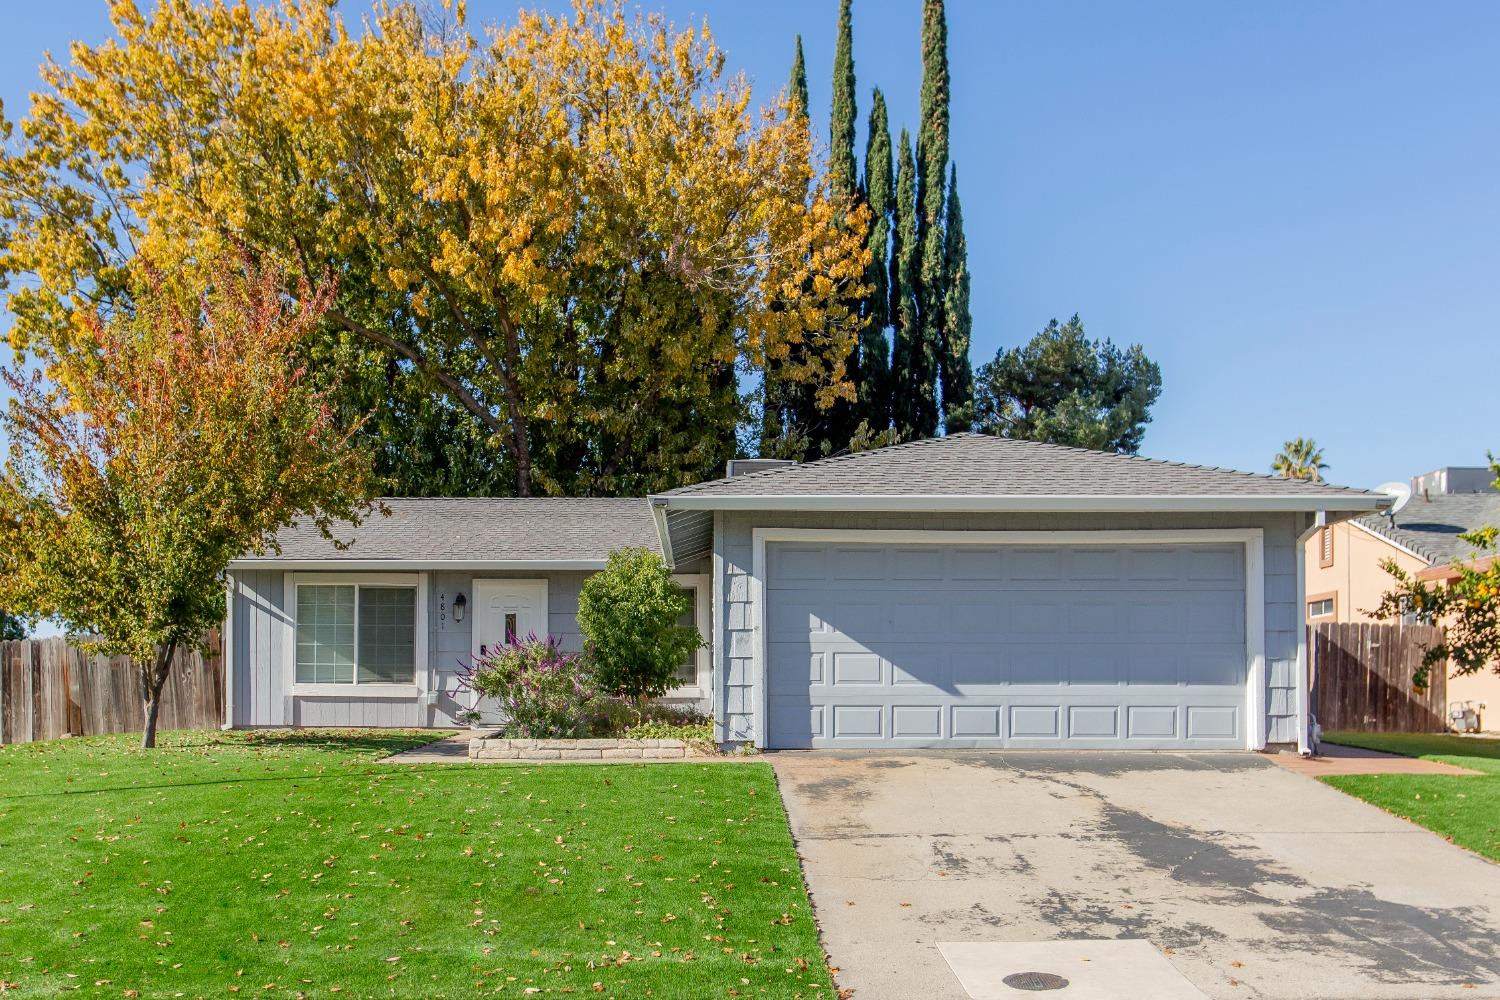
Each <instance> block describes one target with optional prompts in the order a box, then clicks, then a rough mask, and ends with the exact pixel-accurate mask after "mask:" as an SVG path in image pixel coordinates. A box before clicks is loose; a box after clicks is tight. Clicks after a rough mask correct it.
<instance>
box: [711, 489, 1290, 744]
mask: <svg viewBox="0 0 1500 1000" xmlns="http://www.w3.org/2000/svg"><path fill="white" fill-rule="evenodd" d="M715 518H716V525H717V529H716V530H715V532H714V565H715V573H716V580H715V595H716V601H717V609H716V610H717V613H716V614H715V616H714V617H715V626H714V627H715V633H716V634H715V643H714V647H715V668H714V675H715V677H716V681H717V683H716V686H715V691H714V716H715V718H716V719H718V720H719V723H718V727H717V729H718V737H719V739H720V740H722V741H726V742H730V743H741V742H751V743H753V742H755V741H756V740H757V739H758V734H757V733H756V732H755V719H754V704H755V684H756V683H757V665H756V663H755V659H754V656H755V653H754V650H755V642H754V637H755V631H754V629H755V622H756V620H757V616H756V610H755V608H754V606H753V604H752V595H751V586H750V578H751V575H752V573H753V560H754V540H753V531H754V529H755V528H757V527H796V528H859V529H880V528H895V529H907V530H913V529H915V530H942V531H956V530H989V531H1004V530H1012V531H1017V530H1020V531H1027V530H1029V531H1047V530H1051V531H1067V530H1111V529H1115V530H1119V529H1173V528H1176V529H1188V528H1260V529H1262V530H1263V531H1264V532H1265V606H1266V614H1265V630H1266V645H1265V648H1266V692H1265V704H1266V718H1267V739H1268V740H1269V741H1270V742H1273V743H1289V742H1295V741H1296V739H1297V727H1296V677H1297V635H1298V632H1299V631H1300V627H1301V615H1300V612H1299V609H1298V608H1297V566H1296V539H1297V535H1298V534H1299V531H1298V527H1297V520H1298V515H1294V514H1259V515H1257V514H1128V515H1125V514H1107V515H1104V514H963V513H954V514H944V513H887V514H850V513H802V514H797V513H785V514H780V513H761V512H748V511H721V512H719V513H718V514H716V515H715Z"/></svg>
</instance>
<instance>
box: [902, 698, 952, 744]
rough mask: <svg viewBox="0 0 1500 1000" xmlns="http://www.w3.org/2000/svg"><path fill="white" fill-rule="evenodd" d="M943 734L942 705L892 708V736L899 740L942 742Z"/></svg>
mask: <svg viewBox="0 0 1500 1000" xmlns="http://www.w3.org/2000/svg"><path fill="white" fill-rule="evenodd" d="M944 735H945V734H944V732H943V706H942V705H893V706H891V736H892V737H893V738H894V739H898V740H940V739H942V738H943V737H944Z"/></svg>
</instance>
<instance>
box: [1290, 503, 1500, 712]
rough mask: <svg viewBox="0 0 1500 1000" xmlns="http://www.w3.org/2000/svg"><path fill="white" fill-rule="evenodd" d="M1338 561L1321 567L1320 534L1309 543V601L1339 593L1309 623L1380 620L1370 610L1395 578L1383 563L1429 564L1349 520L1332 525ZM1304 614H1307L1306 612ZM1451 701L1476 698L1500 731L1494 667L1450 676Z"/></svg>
mask: <svg viewBox="0 0 1500 1000" xmlns="http://www.w3.org/2000/svg"><path fill="white" fill-rule="evenodd" d="M1333 532H1334V535H1333V565H1332V566H1327V567H1324V566H1319V565H1318V537H1317V536H1316V535H1314V536H1313V537H1312V539H1311V540H1310V541H1308V543H1307V595H1308V598H1309V599H1312V598H1314V597H1320V596H1322V595H1324V594H1333V595H1335V601H1334V603H1335V607H1334V615H1333V617H1331V618H1315V619H1309V621H1310V622H1313V623H1316V622H1370V621H1377V620H1378V619H1376V618H1375V617H1374V616H1373V615H1372V614H1370V612H1372V611H1374V610H1375V608H1376V607H1377V606H1378V605H1379V604H1380V599H1381V597H1382V596H1383V595H1384V594H1385V593H1386V592H1387V591H1388V590H1390V589H1391V586H1392V584H1393V583H1394V581H1393V580H1392V579H1391V576H1390V574H1389V573H1387V572H1386V571H1385V570H1384V569H1382V568H1381V566H1380V564H1381V562H1382V561H1384V560H1386V559H1394V560H1395V561H1396V565H1398V566H1400V567H1401V568H1402V569H1403V570H1406V571H1407V572H1408V573H1416V572H1418V571H1419V570H1424V569H1426V568H1427V566H1428V563H1427V561H1426V560H1424V559H1419V558H1417V557H1416V556H1414V555H1412V554H1411V553H1410V552H1407V551H1405V550H1404V549H1400V548H1397V547H1396V546H1395V545H1392V544H1391V543H1389V542H1387V541H1386V540H1385V539H1383V538H1380V537H1378V536H1376V535H1372V534H1371V533H1370V532H1368V531H1363V530H1361V529H1359V528H1356V527H1354V526H1353V525H1351V524H1348V523H1340V524H1336V525H1334V526H1333ZM1304 613H1305V612H1304ZM1447 698H1448V701H1449V702H1450V703H1451V702H1455V701H1472V702H1475V703H1477V704H1480V705H1483V706H1484V710H1483V711H1482V712H1481V717H1482V719H1483V725H1484V728H1485V730H1486V731H1490V732H1495V731H1500V674H1496V673H1495V672H1494V671H1493V670H1487V671H1483V672H1481V673H1478V674H1470V675H1467V676H1463V677H1456V676H1452V675H1450V676H1449V678H1448V695H1447Z"/></svg>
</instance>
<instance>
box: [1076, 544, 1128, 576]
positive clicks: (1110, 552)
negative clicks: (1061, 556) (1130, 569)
mask: <svg viewBox="0 0 1500 1000" xmlns="http://www.w3.org/2000/svg"><path fill="white" fill-rule="evenodd" d="M1065 555H1066V559H1067V563H1068V579H1070V580H1083V581H1089V582H1091V583H1092V582H1100V583H1109V582H1113V581H1118V580H1119V579H1120V562H1121V559H1120V550H1118V549H1095V548H1080V549H1074V550H1072V551H1070V552H1068V553H1066V554H1065Z"/></svg>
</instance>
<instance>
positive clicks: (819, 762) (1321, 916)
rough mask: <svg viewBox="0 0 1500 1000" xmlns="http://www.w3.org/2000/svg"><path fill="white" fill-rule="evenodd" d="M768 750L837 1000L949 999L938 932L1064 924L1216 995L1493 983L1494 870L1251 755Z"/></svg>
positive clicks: (1493, 988)
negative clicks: (1132, 945)
mask: <svg viewBox="0 0 1500 1000" xmlns="http://www.w3.org/2000/svg"><path fill="white" fill-rule="evenodd" d="M768 759H769V760H770V761H771V762H772V764H773V765H774V766H775V768H776V773H777V775H778V777H779V779H780V782H781V791H782V797H783V799H784V800H785V802H786V805H787V809H788V812H789V813H790V816H791V821H792V831H793V834H794V835H795V837H796V839H797V845H798V850H799V851H800V853H801V855H802V857H803V860H804V865H805V869H806V872H807V879H808V884H809V886H810V887H811V890H812V895H813V903H814V906H815V908H816V911H817V915H818V918H819V921H820V923H821V925H822V930H823V935H824V939H825V941H826V942H827V946H828V951H829V955H830V957H831V960H832V962H833V964H834V965H835V966H837V967H839V968H840V970H841V971H840V973H839V983H840V985H841V986H845V987H851V988H853V989H854V991H855V993H854V995H855V997H856V1000H877V998H887V997H889V998H900V1000H911V998H916V997H921V998H927V1000H943V998H956V1000H962V998H964V997H965V996H966V994H965V992H964V991H963V989H962V988H961V987H960V986H959V984H958V980H957V979H956V978H955V977H954V975H953V973H952V972H951V970H950V969H949V968H948V966H947V964H946V963H945V961H944V960H943V958H942V956H941V955H940V954H939V953H938V950H937V948H936V945H937V943H938V942H949V941H962V942H968V941H973V942H1029V941H1056V940H1060V939H1082V938H1145V939H1147V940H1149V941H1150V942H1151V943H1152V944H1154V945H1155V946H1156V947H1157V948H1158V949H1161V951H1162V952H1163V953H1164V954H1165V955H1167V957H1168V959H1169V960H1170V962H1171V963H1172V965H1173V966H1175V967H1176V968H1177V970H1178V971H1180V972H1181V973H1182V974H1183V975H1185V976H1186V977H1187V978H1188V979H1189V980H1190V981H1191V982H1192V984H1193V985H1195V986H1196V987H1197V988H1198V989H1199V990H1201V991H1202V992H1203V993H1204V994H1206V995H1207V996H1209V997H1214V998H1220V997H1223V998H1285V1000H1315V998H1325V1000H1332V998H1338V1000H1383V998H1390V1000H1397V998H1399V1000H1439V998H1446V997H1463V998H1477V997H1488V998H1494V997H1500V866H1497V865H1493V864H1490V863H1489V862H1487V861H1485V860H1483V859H1482V858H1479V857H1476V856H1474V855H1471V854H1469V853H1468V852H1466V851H1463V850H1461V849H1459V848H1456V847H1453V846H1452V845H1450V844H1447V843H1444V842H1443V841H1442V840H1440V839H1439V838H1437V837H1435V836H1433V835H1432V834H1430V833H1427V832H1426V831H1424V830H1421V829H1420V828H1418V827H1416V826H1412V825H1411V824H1408V823H1406V822H1404V821H1402V820H1399V819H1396V818H1394V817H1392V816H1389V815H1387V814H1386V813H1383V812H1381V811H1380V810H1378V809H1375V808H1373V807H1371V806H1367V805H1365V804H1364V803H1362V802H1359V801H1358V800H1356V799H1353V798H1350V797H1348V796H1345V795H1344V794H1342V793H1340V792H1337V791H1335V790H1333V789H1331V788H1328V787H1326V786H1324V785H1322V784H1320V783H1318V782H1316V781H1313V780H1311V779H1309V778H1306V777H1303V776H1301V775H1297V774H1292V773H1290V772H1288V771H1286V770H1283V769H1281V768H1278V767H1276V766H1274V765H1272V764H1271V763H1269V762H1268V761H1267V760H1265V759H1264V758H1261V757H1257V756H1255V755H1252V754H1248V753H1213V754H1209V753H1205V754H1141V753H1135V754H1129V753H1098V754H1081V753H1047V752H1029V753H1025V752H1023V753H1016V752H1009V751H1006V752H988V753H979V752H967V753H966V752H931V753H920V752H916V753H907V754H897V753H888V754H887V753H881V754H874V753H839V752H811V753H778V754H773V755H771V756H770V757H769V758H768ZM1016 971H1022V970H1016ZM1025 971H1046V970H1025ZM1016 995H1017V996H1018V997H1019V996H1021V995H1023V994H1021V993H1019V992H1018V993H1017V994H1016ZM1052 995H1055V996H1066V995H1067V992H1066V991H1064V992H1061V993H1055V994H1052ZM1143 1000H1144V998H1143Z"/></svg>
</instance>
